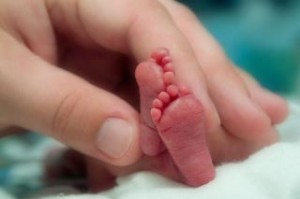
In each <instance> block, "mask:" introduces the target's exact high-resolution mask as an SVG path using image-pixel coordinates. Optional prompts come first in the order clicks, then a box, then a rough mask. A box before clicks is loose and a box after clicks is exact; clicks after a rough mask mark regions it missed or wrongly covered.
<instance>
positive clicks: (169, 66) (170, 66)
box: [164, 63, 174, 72]
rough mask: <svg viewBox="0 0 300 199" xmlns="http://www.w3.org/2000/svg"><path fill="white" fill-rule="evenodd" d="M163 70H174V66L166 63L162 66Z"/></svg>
mask: <svg viewBox="0 0 300 199" xmlns="http://www.w3.org/2000/svg"><path fill="white" fill-rule="evenodd" d="M164 71H166V72H174V68H173V65H172V63H168V64H166V65H165V66H164Z"/></svg>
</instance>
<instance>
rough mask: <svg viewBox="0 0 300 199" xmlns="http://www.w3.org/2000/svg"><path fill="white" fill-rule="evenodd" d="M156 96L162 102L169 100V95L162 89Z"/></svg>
mask: <svg viewBox="0 0 300 199" xmlns="http://www.w3.org/2000/svg"><path fill="white" fill-rule="evenodd" d="M158 98H159V99H160V100H161V101H163V102H164V103H168V102H169V101H170V95H169V94H168V93H167V92H165V91H163V92H161V93H160V94H159V95H158Z"/></svg>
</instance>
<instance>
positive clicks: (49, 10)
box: [0, 0, 287, 166]
mask: <svg viewBox="0 0 300 199" xmlns="http://www.w3.org/2000/svg"><path fill="white" fill-rule="evenodd" d="M161 46H163V47H166V48H168V49H170V51H171V54H172V57H173V58H174V63H175V64H174V69H175V72H176V74H177V78H178V79H179V81H180V82H182V83H184V84H185V85H187V86H188V87H189V88H190V89H191V90H192V92H193V93H194V94H195V96H196V97H197V99H199V101H201V102H202V104H203V107H204V113H205V124H206V125H205V126H206V129H207V139H208V147H209V148H210V152H211V155H212V158H213V160H214V161H215V162H220V161H227V160H232V159H236V158H242V157H245V156H247V155H248V154H250V153H252V152H254V151H256V150H257V149H259V148H261V147H262V146H265V145H267V144H271V143H273V142H275V141H276V132H275V130H274V128H273V125H274V124H277V123H279V122H281V121H282V120H283V119H284V118H285V117H286V115H287V108H286V104H285V102H284V101H283V100H282V99H281V98H280V97H278V96H276V95H274V94H272V93H270V92H268V91H266V90H264V89H262V88H261V87H260V86H259V85H258V84H257V83H256V82H255V81H254V80H253V79H252V78H251V77H250V76H248V75H247V74H245V73H244V72H242V71H240V70H238V69H236V68H235V67H234V66H233V64H232V63H231V62H230V61H229V60H228V59H227V57H226V56H225V55H224V53H223V51H222V50H221V48H220V47H219V45H218V44H217V43H216V42H215V40H214V39H213V38H212V37H211V36H210V35H209V34H208V33H207V31H206V30H205V29H204V28H203V26H201V24H200V23H199V21H198V20H197V18H196V17H195V16H194V15H193V14H192V13H191V12H190V11H189V10H188V9H187V8H186V7H184V6H182V5H181V4H179V3H177V2H175V1H171V0H161V1H154V0H141V1H135V0H116V1H110V0H84V1H80V0H64V1H61V0H44V1H39V0H28V1H21V2H16V1H10V0H2V1H1V2H0V125H1V128H2V129H3V132H4V131H5V129H7V128H8V127H13V126H18V127H22V128H25V129H31V130H35V131H38V132H42V133H44V134H45V135H48V136H51V137H53V138H55V139H57V140H59V141H61V142H62V143H64V144H66V145H69V146H70V147H72V148H74V149H75V150H77V151H80V152H82V153H84V154H86V155H89V156H92V157H93V158H95V159H97V160H101V161H104V162H106V163H109V164H111V165H116V166H126V165H131V164H133V163H135V162H137V161H138V160H139V159H140V157H141V155H142V152H141V149H140V145H139V135H140V126H139V114H138V112H137V111H136V110H137V107H138V101H139V100H138V99H139V96H138V92H137V88H136V83H135V79H134V75H133V72H134V69H135V66H136V63H138V62H141V61H143V60H145V59H146V58H148V57H149V55H150V54H151V52H152V51H153V50H155V49H157V48H158V47H161ZM86 80H88V81H86ZM228 88H230V89H228ZM119 129H124V131H122V132H120V131H119ZM107 143H109V144H107ZM228 154H229V155H228Z"/></svg>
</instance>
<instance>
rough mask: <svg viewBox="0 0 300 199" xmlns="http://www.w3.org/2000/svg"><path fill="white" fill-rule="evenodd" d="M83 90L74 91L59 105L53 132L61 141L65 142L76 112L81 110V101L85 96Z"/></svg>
mask: <svg viewBox="0 0 300 199" xmlns="http://www.w3.org/2000/svg"><path fill="white" fill-rule="evenodd" d="M84 93H85V92H84V91H83V90H80V89H78V90H74V91H72V92H70V93H68V94H66V95H65V96H64V97H63V98H62V99H61V100H60V102H59V103H58V105H57V108H56V110H55V112H54V114H53V118H52V122H51V124H52V127H51V129H52V130H51V131H52V133H53V134H54V135H55V137H57V138H58V139H59V140H65V139H67V137H68V135H67V134H68V132H69V129H70V127H71V126H72V124H74V119H76V110H77V109H78V108H79V104H80V101H82V99H83V97H84V96H85V94H84Z"/></svg>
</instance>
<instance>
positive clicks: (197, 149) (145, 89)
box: [136, 49, 214, 186]
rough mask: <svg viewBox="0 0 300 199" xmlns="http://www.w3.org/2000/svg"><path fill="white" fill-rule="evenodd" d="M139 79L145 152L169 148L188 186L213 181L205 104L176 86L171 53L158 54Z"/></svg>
mask: <svg viewBox="0 0 300 199" xmlns="http://www.w3.org/2000/svg"><path fill="white" fill-rule="evenodd" d="M136 77H137V81H138V84H139V87H140V95H141V114H142V122H143V124H144V129H143V130H145V132H143V134H146V135H144V136H142V137H143V138H144V139H142V145H143V146H144V149H146V151H144V152H146V153H147V152H149V150H148V151H147V149H149V148H147V147H145V146H147V145H152V144H153V142H155V143H154V145H155V147H158V148H155V147H153V148H152V149H154V148H155V149H154V150H152V151H151V152H156V155H157V154H159V153H160V152H162V151H163V149H164V147H166V148H167V150H168V152H169V154H170V155H171V157H172V160H173V162H174V164H175V165H176V168H177V169H178V171H179V173H180V174H181V176H182V177H183V181H184V182H185V183H187V184H189V185H192V186H199V185H201V184H204V183H207V182H208V181H210V180H212V179H213V177H214V167H213V164H212V160H211V157H210V153H209V151H208V148H207V145H206V138H205V128H204V118H203V116H204V114H203V107H202V104H201V103H200V102H199V101H198V100H197V99H196V98H195V97H194V95H193V94H192V93H191V92H190V91H189V90H188V89H187V88H185V87H182V86H178V85H177V83H176V78H175V74H174V71H173V66H172V60H171V57H170V55H169V53H168V51H167V50H166V49H160V50H158V51H155V52H154V53H153V54H152V56H151V59H150V60H148V61H146V62H143V63H141V64H140V65H139V66H138V68H137V70H136ZM147 128H148V130H147ZM149 134H150V135H151V136H149ZM147 137H150V138H151V139H145V138H147ZM153 137H155V139H154V138H153ZM154 140H155V141H154ZM161 140H162V142H163V143H162V142H161ZM151 155H155V153H151Z"/></svg>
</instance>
